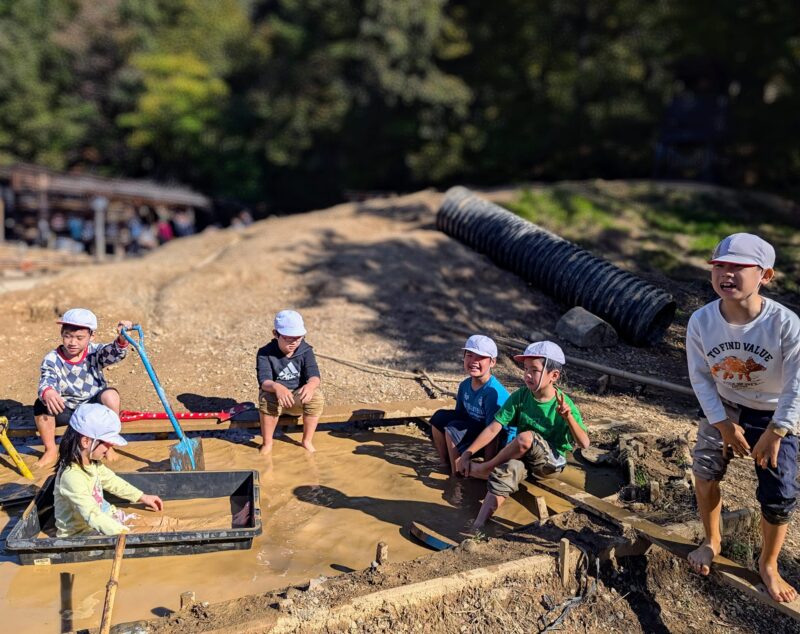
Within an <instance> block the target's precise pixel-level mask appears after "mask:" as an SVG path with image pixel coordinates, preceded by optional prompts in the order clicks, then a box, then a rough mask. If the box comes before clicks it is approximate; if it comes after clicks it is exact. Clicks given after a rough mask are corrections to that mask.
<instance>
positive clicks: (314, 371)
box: [297, 348, 322, 403]
mask: <svg viewBox="0 0 800 634" xmlns="http://www.w3.org/2000/svg"><path fill="white" fill-rule="evenodd" d="M301 377H302V378H305V383H303V384H302V385H301V386H300V387H299V388H298V390H297V395H298V396H299V397H300V402H301V403H308V401H310V400H311V398H312V397H313V396H314V392H316V391H317V388H318V387H319V384H320V383H321V382H322V378H321V377H320V373H319V366H318V365H317V357H316V356H315V355H314V351H313V350H311V349H310V348H309V349H308V351H307V352H306V353H305V355H304V358H303V367H302V369H301Z"/></svg>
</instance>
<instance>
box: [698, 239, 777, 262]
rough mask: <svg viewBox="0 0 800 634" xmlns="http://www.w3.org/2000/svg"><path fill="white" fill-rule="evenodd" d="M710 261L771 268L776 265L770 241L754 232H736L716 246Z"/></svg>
mask: <svg viewBox="0 0 800 634" xmlns="http://www.w3.org/2000/svg"><path fill="white" fill-rule="evenodd" d="M709 262H710V263H711V264H718V263H728V264H741V265H743V266H760V267H761V268H762V269H771V268H773V267H774V266H775V249H774V248H773V247H772V245H771V244H770V243H769V242H767V241H766V240H763V239H762V238H759V237H758V236H756V235H753V234H752V233H734V234H733V235H730V236H728V237H727V238H725V239H724V240H722V241H721V242H720V243H719V244H718V245H717V246H716V248H715V249H714V253H713V254H712V255H711V259H710V260H709Z"/></svg>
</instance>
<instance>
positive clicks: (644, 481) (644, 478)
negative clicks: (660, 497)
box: [633, 465, 650, 487]
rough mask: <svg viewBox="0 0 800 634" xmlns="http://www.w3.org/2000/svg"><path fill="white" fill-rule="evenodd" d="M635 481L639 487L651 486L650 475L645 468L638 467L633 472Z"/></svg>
mask: <svg viewBox="0 0 800 634" xmlns="http://www.w3.org/2000/svg"><path fill="white" fill-rule="evenodd" d="M633 480H634V484H635V485H636V486H637V487H646V486H648V485H649V484H650V475H649V474H648V473H647V471H645V469H644V468H643V467H640V466H638V465H637V466H636V468H635V469H634V471H633Z"/></svg>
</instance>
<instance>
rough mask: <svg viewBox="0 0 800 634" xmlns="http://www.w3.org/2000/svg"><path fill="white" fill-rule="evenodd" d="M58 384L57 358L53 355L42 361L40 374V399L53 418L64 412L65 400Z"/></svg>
mask: <svg viewBox="0 0 800 634" xmlns="http://www.w3.org/2000/svg"><path fill="white" fill-rule="evenodd" d="M58 384H59V378H58V372H57V371H56V363H55V358H54V355H53V354H52V353H51V354H48V355H47V356H45V358H44V359H43V360H42V367H41V370H40V374H39V398H40V399H41V401H42V403H44V404H45V405H46V406H47V409H48V411H49V412H50V413H51V414H52V415H53V416H55V415H56V414H60V413H61V412H63V411H64V399H63V398H61V394H60V392H59V391H58Z"/></svg>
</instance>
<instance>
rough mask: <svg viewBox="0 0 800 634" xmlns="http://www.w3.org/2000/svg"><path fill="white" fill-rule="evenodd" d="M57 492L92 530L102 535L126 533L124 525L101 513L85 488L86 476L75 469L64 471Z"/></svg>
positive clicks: (126, 529) (95, 501)
mask: <svg viewBox="0 0 800 634" xmlns="http://www.w3.org/2000/svg"><path fill="white" fill-rule="evenodd" d="M59 490H60V492H61V495H62V496H63V497H64V498H65V499H67V500H68V501H69V503H70V504H71V505H72V506H73V508H74V509H75V511H77V512H78V514H79V515H80V516H81V517H82V518H83V519H84V521H85V522H86V523H87V524H88V525H89V526H90V527H91V528H93V529H94V530H96V531H99V532H100V533H102V534H103V535H119V534H120V533H124V532H127V531H128V528H127V527H126V526H125V525H124V524H122V523H120V522H118V521H117V520H115V519H114V518H113V517H111V516H110V515H107V514H106V513H103V510H102V508H101V507H100V505H99V504H98V503H97V500H95V499H94V498H93V497H92V494H91V491H90V487H87V481H86V474H84V473H81V472H80V471H79V470H76V469H70V470H67V471H65V472H64V473H63V474H62V475H61V478H60V480H59Z"/></svg>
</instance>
